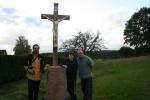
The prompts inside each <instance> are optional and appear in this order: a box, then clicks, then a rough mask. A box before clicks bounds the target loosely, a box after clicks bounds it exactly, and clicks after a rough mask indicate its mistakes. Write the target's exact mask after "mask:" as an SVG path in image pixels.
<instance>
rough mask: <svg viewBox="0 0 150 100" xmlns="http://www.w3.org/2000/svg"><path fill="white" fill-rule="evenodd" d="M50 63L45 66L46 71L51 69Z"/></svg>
mask: <svg viewBox="0 0 150 100" xmlns="http://www.w3.org/2000/svg"><path fill="white" fill-rule="evenodd" d="M49 67H50V65H49V64H46V66H45V67H44V71H45V72H47V70H48V69H49Z"/></svg>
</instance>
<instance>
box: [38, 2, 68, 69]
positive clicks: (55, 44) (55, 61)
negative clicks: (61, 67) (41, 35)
mask: <svg viewBox="0 0 150 100" xmlns="http://www.w3.org/2000/svg"><path fill="white" fill-rule="evenodd" d="M41 19H48V20H50V21H52V22H53V61H52V64H53V66H57V65H58V54H57V49H58V23H59V22H61V21H63V20H70V16H69V15H58V3H54V13H53V14H41Z"/></svg>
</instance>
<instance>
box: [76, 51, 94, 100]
mask: <svg viewBox="0 0 150 100" xmlns="http://www.w3.org/2000/svg"><path fill="white" fill-rule="evenodd" d="M77 53H78V58H77V62H78V69H79V76H80V79H81V88H82V92H83V95H84V97H83V100H92V67H93V62H92V59H91V58H90V57H88V56H86V55H84V52H83V50H82V49H79V50H78V51H77Z"/></svg>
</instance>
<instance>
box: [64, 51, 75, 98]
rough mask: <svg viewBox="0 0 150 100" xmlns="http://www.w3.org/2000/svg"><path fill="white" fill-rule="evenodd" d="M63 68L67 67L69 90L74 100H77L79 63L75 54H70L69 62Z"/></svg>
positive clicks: (66, 61)
mask: <svg viewBox="0 0 150 100" xmlns="http://www.w3.org/2000/svg"><path fill="white" fill-rule="evenodd" d="M62 66H64V67H65V66H66V69H67V70H66V76H67V90H68V92H69V94H70V96H71V99H72V100H77V95H76V79H77V61H76V57H75V55H74V53H73V52H69V55H68V58H67V60H65V62H64V63H63V65H62Z"/></svg>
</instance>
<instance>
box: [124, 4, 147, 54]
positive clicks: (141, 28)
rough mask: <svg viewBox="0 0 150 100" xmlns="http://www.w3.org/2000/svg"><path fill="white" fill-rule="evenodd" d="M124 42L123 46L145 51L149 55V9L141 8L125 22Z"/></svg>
mask: <svg viewBox="0 0 150 100" xmlns="http://www.w3.org/2000/svg"><path fill="white" fill-rule="evenodd" d="M124 40H125V42H124V44H129V45H130V46H133V47H135V48H142V49H143V50H144V49H146V51H148V52H149V53H150V8H146V7H144V8H141V9H140V10H139V11H138V12H135V13H134V14H133V15H132V17H131V18H130V19H129V21H127V23H126V27H125V29H124Z"/></svg>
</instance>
